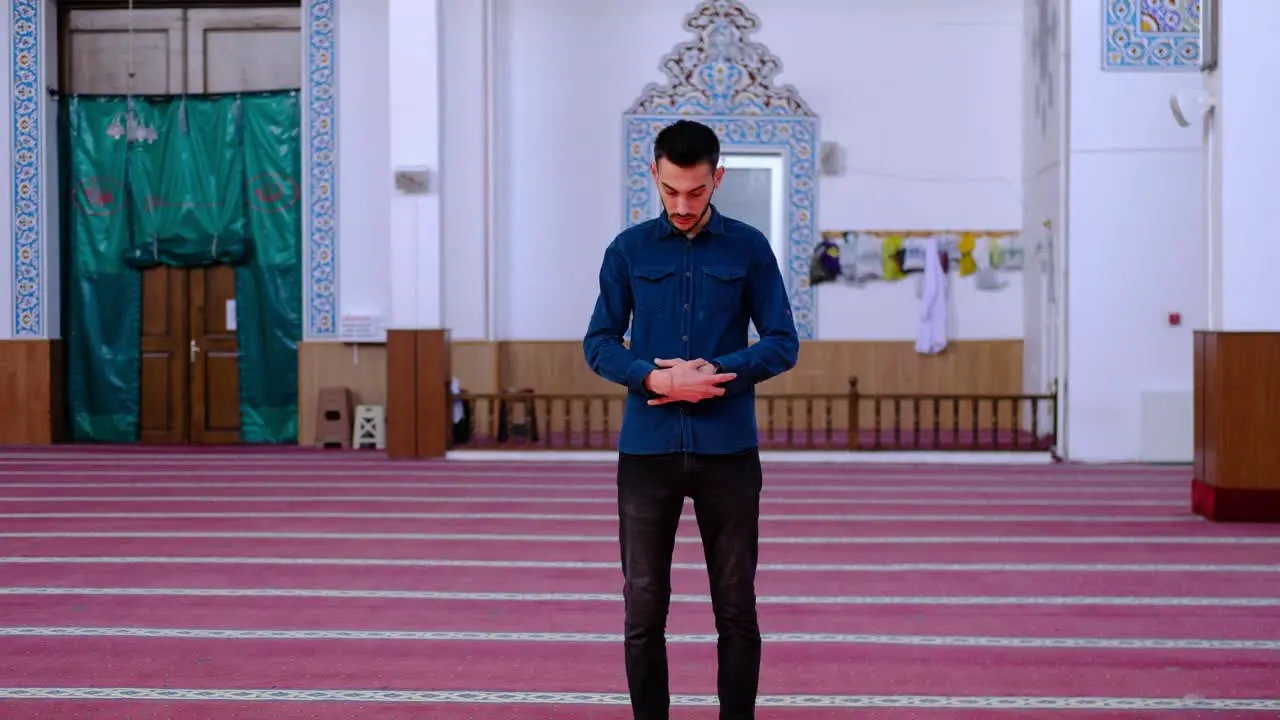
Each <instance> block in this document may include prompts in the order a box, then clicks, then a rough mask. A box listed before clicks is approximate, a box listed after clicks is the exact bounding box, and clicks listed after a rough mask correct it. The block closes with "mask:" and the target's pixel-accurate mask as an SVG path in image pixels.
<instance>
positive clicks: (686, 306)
mask: <svg viewBox="0 0 1280 720" xmlns="http://www.w3.org/2000/svg"><path fill="white" fill-rule="evenodd" d="M684 311H685V312H689V303H685V304H684Z"/></svg>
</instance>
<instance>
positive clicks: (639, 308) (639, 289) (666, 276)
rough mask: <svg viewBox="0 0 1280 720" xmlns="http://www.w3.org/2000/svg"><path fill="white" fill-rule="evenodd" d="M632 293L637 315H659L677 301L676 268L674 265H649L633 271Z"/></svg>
mask: <svg viewBox="0 0 1280 720" xmlns="http://www.w3.org/2000/svg"><path fill="white" fill-rule="evenodd" d="M631 277H632V282H631V288H632V289H631V292H632V295H633V297H634V298H635V306H636V307H635V309H636V312H637V313H643V314H649V313H654V314H658V313H661V312H662V311H664V310H666V309H667V308H670V307H671V306H672V305H673V304H675V301H676V290H677V289H678V288H677V287H676V268H675V266H674V265H647V266H641V267H637V268H633V269H632V271H631Z"/></svg>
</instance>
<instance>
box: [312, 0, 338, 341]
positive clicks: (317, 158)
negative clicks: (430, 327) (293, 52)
mask: <svg viewBox="0 0 1280 720" xmlns="http://www.w3.org/2000/svg"><path fill="white" fill-rule="evenodd" d="M337 2H338V0H306V4H305V7H306V18H305V28H306V34H307V35H306V45H305V48H306V50H305V52H306V69H307V70H306V72H307V75H306V80H305V83H304V93H305V94H304V97H303V100H304V101H305V103H304V107H306V118H305V124H304V125H305V126H304V133H305V137H306V145H307V151H306V155H305V156H304V157H305V160H306V163H307V167H306V168H305V169H304V170H305V172H304V174H305V175H306V178H307V186H306V200H307V213H306V226H305V227H304V228H303V233H304V237H305V238H306V241H305V243H304V245H303V247H304V253H303V257H304V258H305V259H304V262H305V264H306V274H305V277H306V278H307V288H306V294H307V296H306V308H307V318H306V322H305V323H304V325H303V327H304V332H303V334H304V336H305V337H307V338H308V339H310V338H336V337H337V336H338V303H339V293H338V131H337V124H336V122H335V121H336V119H337V117H336V116H337V104H338V96H337V42H336V36H337V29H336V27H335V16H334V5H335V4H336V3H337Z"/></svg>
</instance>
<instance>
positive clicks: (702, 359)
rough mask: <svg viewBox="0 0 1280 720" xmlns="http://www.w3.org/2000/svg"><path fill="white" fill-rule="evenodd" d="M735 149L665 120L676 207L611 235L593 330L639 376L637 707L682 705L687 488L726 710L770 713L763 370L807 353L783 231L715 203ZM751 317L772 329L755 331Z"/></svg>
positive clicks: (622, 513)
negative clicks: (758, 398) (763, 624)
mask: <svg viewBox="0 0 1280 720" xmlns="http://www.w3.org/2000/svg"><path fill="white" fill-rule="evenodd" d="M719 163H720V142H719V140H718V139H717V138H716V135H715V132H714V131H713V130H712V129H711V128H709V127H707V126H706V125H702V124H700V123H696V122H692V121H689V120H681V121H678V122H676V123H674V124H672V125H670V126H669V127H667V128H665V129H664V130H662V132H660V133H659V134H658V137H657V139H656V141H655V143H654V163H653V165H652V167H651V171H652V173H653V177H654V181H655V182H656V183H657V189H658V194H659V197H661V199H662V204H663V210H664V211H663V213H662V215H661V216H659V217H657V218H655V219H652V220H649V221H647V222H644V223H641V224H639V225H636V226H633V227H631V228H628V229H627V230H624V231H623V232H622V233H620V234H619V235H618V236H617V237H616V238H615V239H614V241H613V242H612V243H611V244H610V245H609V247H608V249H606V250H605V254H604V262H603V265H602V267H601V269H600V295H599V298H598V299H597V300H596V306H595V311H594V312H593V313H592V316H591V324H590V327H589V328H588V330H587V334H586V338H585V340H584V342H583V349H584V351H585V353H586V358H587V363H588V364H589V365H590V366H591V369H592V370H594V371H595V372H596V373H597V374H599V375H600V376H602V377H604V378H606V379H608V380H611V381H613V382H616V383H619V384H621V385H624V386H626V387H627V388H628V389H629V391H630V392H629V393H628V395H627V404H626V414H625V416H624V418H623V423H622V435H621V438H620V439H619V441H618V451H619V457H618V518H619V521H620V526H621V527H620V533H619V540H620V544H621V546H622V574H623V578H624V582H623V596H624V599H625V605H626V620H625V623H624V626H625V627H624V631H625V638H626V639H625V655H626V672H627V684H628V687H629V688H630V693H631V705H632V711H633V714H634V717H635V719H636V720H667V718H668V717H669V707H670V691H669V682H668V674H667V651H666V637H665V635H666V620H667V610H668V606H669V604H670V600H671V561H672V552H673V550H674V548H675V536H676V527H677V525H678V524H679V521H680V511H681V509H682V508H683V506H684V500H685V498H686V497H688V498H691V499H692V500H693V503H694V511H695V514H696V517H697V522H698V530H699V532H700V534H701V535H702V547H703V552H704V555H705V557H706V563H707V573H708V575H709V576H710V580H711V601H712V608H713V611H714V613H715V622H716V632H717V634H718V636H719V642H718V646H717V647H718V660H719V668H718V674H717V677H716V681H717V683H716V686H717V690H718V694H719V697H720V718H721V720H749V719H752V718H754V717H755V704H756V692H757V688H758V685H759V678H760V628H759V625H758V623H757V621H756V592H755V572H756V557H757V548H758V544H759V518H760V489H761V484H762V475H761V468H760V453H759V447H758V446H759V436H758V433H757V429H756V416H755V385H756V384H757V383H759V382H761V381H764V380H767V379H769V378H771V377H774V376H775V375H778V374H781V373H783V372H786V371H787V370H790V369H791V368H792V367H794V366H795V364H796V355H797V353H798V351H799V340H798V338H797V335H796V328H795V323H794V321H793V320H792V317H791V305H790V302H789V301H788V299H787V291H786V286H785V284H784V282H783V279H782V274H781V272H780V271H779V269H778V262H777V259H776V258H775V257H774V254H773V249H772V248H771V247H770V245H769V241H768V239H767V238H765V236H764V235H763V234H761V233H760V231H758V230H756V229H755V228H753V227H751V226H749V225H747V224H745V223H742V222H738V221H737V220H732V219H730V218H727V217H724V216H722V215H721V214H720V213H719V212H718V211H717V210H716V209H715V207H713V206H712V204H711V197H712V195H713V193H714V191H715V189H716V187H717V186H718V185H719V184H720V180H721V178H722V177H723V176H724V168H720V167H718V166H719ZM748 321H750V322H752V323H754V324H755V327H756V329H757V330H758V331H759V334H760V340H759V342H757V343H755V344H754V345H751V346H748V344H747V327H748ZM628 324H630V326H631V343H630V347H629V348H628V347H627V346H626V345H625V344H624V343H623V337H624V335H625V333H626V331H627V327H628Z"/></svg>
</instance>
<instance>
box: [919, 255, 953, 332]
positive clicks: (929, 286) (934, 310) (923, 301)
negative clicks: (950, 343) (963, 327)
mask: <svg viewBox="0 0 1280 720" xmlns="http://www.w3.org/2000/svg"><path fill="white" fill-rule="evenodd" d="M924 249H925V253H924V280H923V287H922V288H921V292H920V329H919V332H918V333H917V335H916V352H918V353H921V354H924V355H936V354H938V353H940V352H942V351H943V350H945V349H946V347H947V275H946V273H945V272H943V270H942V257H941V256H940V255H939V250H940V247H939V243H938V238H937V237H929V238H926V239H925V241H924Z"/></svg>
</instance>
